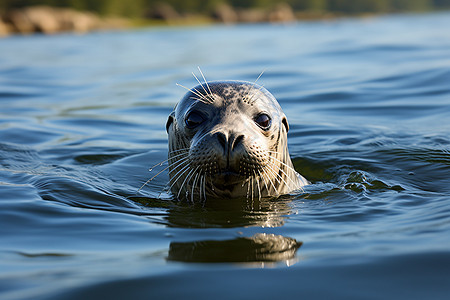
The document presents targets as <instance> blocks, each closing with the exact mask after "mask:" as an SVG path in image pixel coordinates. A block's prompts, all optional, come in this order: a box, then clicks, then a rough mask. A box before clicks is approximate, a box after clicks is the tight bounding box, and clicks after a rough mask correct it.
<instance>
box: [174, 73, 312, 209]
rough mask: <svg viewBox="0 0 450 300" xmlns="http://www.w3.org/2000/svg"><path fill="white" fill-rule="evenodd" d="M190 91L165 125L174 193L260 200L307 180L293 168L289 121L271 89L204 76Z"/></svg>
mask: <svg viewBox="0 0 450 300" xmlns="http://www.w3.org/2000/svg"><path fill="white" fill-rule="evenodd" d="M199 83H200V82H199ZM188 90H189V91H188V92H187V93H186V95H185V96H184V97H183V98H182V99H181V100H180V102H179V103H178V104H177V105H176V106H175V108H174V111H173V112H172V113H171V114H170V115H169V118H168V120H167V124H166V129H167V133H168V135H169V155H168V156H169V160H168V161H169V177H170V182H169V185H170V190H171V192H172V193H173V195H174V196H176V197H177V198H178V199H180V200H188V201H191V202H196V201H200V202H204V201H206V199H207V198H208V199H209V198H241V197H242V198H248V199H250V198H251V199H253V198H258V199H261V198H266V197H277V196H280V195H282V194H286V193H289V192H292V191H295V190H300V189H301V188H302V186H304V185H307V184H308V181H307V180H306V179H305V178H303V177H302V176H301V175H299V174H298V173H297V172H296V171H295V170H294V167H293V164H292V161H291V158H290V156H289V152H288V146H287V132H288V131H289V124H288V121H287V119H286V116H285V114H284V113H283V111H282V109H281V107H280V105H279V104H278V102H277V100H276V99H275V97H274V96H273V95H272V94H271V93H269V91H267V90H266V89H265V88H263V87H262V86H259V85H257V84H256V83H250V82H245V81H213V82H206V81H205V83H200V84H199V85H198V86H196V87H194V88H192V89H188Z"/></svg>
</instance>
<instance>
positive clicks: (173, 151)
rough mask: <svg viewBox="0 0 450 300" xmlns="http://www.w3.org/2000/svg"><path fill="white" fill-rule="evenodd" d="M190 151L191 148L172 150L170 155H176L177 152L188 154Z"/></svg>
mask: <svg viewBox="0 0 450 300" xmlns="http://www.w3.org/2000/svg"><path fill="white" fill-rule="evenodd" d="M189 149H190V148H189V147H187V148H182V149H177V150H172V151H169V152H168V153H169V154H172V153H176V152H185V153H188V151H189ZM186 150H188V151H186Z"/></svg>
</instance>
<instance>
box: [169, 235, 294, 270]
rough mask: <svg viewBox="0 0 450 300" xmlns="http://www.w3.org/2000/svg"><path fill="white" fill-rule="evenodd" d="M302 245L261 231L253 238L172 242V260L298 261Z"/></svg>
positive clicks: (218, 261)
mask: <svg viewBox="0 0 450 300" xmlns="http://www.w3.org/2000/svg"><path fill="white" fill-rule="evenodd" d="M301 245H302V242H297V241H296V240H295V239H292V238H288V237H284V236H281V235H274V234H266V233H258V234H256V235H254V236H252V237H242V238H236V239H234V240H225V241H213V240H210V241H195V242H184V243H179V242H172V243H171V244H170V249H169V256H168V258H167V259H168V260H172V261H181V262H197V263H222V262H234V263H258V262H259V263H266V262H270V263H274V262H285V263H286V264H287V265H291V264H292V263H295V253H296V251H297V249H298V248H300V246H301Z"/></svg>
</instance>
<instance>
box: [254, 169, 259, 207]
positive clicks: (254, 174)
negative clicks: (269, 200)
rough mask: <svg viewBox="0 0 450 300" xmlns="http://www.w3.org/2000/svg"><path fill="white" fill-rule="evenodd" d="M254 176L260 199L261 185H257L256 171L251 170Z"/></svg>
mask: <svg viewBox="0 0 450 300" xmlns="http://www.w3.org/2000/svg"><path fill="white" fill-rule="evenodd" d="M253 174H254V176H255V181H256V186H257V187H258V200H259V201H261V187H260V186H259V180H257V179H256V176H257V175H256V172H255V171H254V170H253Z"/></svg>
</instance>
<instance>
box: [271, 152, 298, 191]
mask: <svg viewBox="0 0 450 300" xmlns="http://www.w3.org/2000/svg"><path fill="white" fill-rule="evenodd" d="M272 158H273V159H274V160H276V161H278V162H279V163H283V162H281V161H279V160H278V159H276V158H274V157H272ZM270 163H271V164H272V165H274V166H275V167H277V168H278V169H279V170H280V171H281V172H283V174H284V175H285V176H286V177H287V178H288V179H289V180H290V181H291V182H292V183H293V184H294V185H293V188H294V189H298V188H301V186H300V184H299V183H298V182H294V180H292V178H291V177H290V176H288V174H287V173H286V172H285V171H284V170H283V168H281V167H279V166H277V165H276V164H275V163H273V162H270ZM286 167H289V166H287V165H286ZM291 169H292V168H291ZM292 171H294V172H295V174H297V172H296V171H295V170H292Z"/></svg>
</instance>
